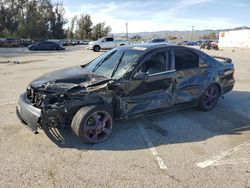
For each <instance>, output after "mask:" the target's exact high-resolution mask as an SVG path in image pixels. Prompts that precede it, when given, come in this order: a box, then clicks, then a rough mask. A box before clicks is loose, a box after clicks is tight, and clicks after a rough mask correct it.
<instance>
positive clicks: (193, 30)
mask: <svg viewBox="0 0 250 188" xmlns="http://www.w3.org/2000/svg"><path fill="white" fill-rule="evenodd" d="M193 32H194V26H192V33H191V40H192V41H193Z"/></svg>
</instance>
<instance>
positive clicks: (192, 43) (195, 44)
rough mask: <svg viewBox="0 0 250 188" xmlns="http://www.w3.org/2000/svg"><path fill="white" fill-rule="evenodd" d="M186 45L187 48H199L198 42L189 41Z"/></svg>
mask: <svg viewBox="0 0 250 188" xmlns="http://www.w3.org/2000/svg"><path fill="white" fill-rule="evenodd" d="M186 45H187V46H197V45H198V43H197V42H196V41H187V42H186Z"/></svg>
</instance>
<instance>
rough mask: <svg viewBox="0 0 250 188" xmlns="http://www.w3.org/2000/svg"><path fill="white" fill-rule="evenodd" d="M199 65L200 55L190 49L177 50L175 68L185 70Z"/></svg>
mask: <svg viewBox="0 0 250 188" xmlns="http://www.w3.org/2000/svg"><path fill="white" fill-rule="evenodd" d="M198 66H199V56H198V55H196V54H194V53H192V52H190V51H188V50H175V69H176V70H177V71H178V70H184V69H191V68H196V67H198Z"/></svg>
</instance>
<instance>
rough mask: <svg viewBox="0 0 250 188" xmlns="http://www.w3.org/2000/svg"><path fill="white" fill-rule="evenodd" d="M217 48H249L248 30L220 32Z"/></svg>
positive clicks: (249, 33)
mask: <svg viewBox="0 0 250 188" xmlns="http://www.w3.org/2000/svg"><path fill="white" fill-rule="evenodd" d="M219 47H247V48H250V29H240V30H232V31H223V32H220V36H219Z"/></svg>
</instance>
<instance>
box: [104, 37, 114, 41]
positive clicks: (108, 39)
mask: <svg viewBox="0 0 250 188" xmlns="http://www.w3.org/2000/svg"><path fill="white" fill-rule="evenodd" d="M113 40H114V39H113V38H106V41H113Z"/></svg>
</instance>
